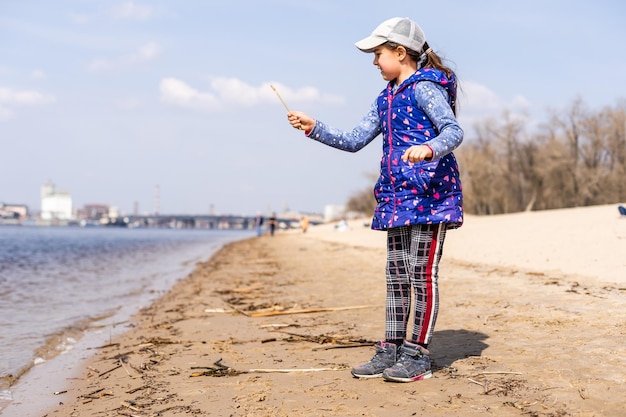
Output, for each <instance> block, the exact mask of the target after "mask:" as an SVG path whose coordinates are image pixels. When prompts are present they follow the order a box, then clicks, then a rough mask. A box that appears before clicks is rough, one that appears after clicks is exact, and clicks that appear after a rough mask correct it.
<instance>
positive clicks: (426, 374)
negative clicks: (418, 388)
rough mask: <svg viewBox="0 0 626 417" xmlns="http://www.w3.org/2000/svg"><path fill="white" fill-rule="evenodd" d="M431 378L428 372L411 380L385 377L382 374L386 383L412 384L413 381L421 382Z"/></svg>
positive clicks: (390, 376)
mask: <svg viewBox="0 0 626 417" xmlns="http://www.w3.org/2000/svg"><path fill="white" fill-rule="evenodd" d="M432 376H433V373H432V372H431V371H428V372H424V373H423V374H420V375H417V376H414V377H411V378H403V377H400V376H393V375H385V374H383V378H384V379H385V380H386V381H392V382H414V381H421V380H423V379H428V378H431V377H432Z"/></svg>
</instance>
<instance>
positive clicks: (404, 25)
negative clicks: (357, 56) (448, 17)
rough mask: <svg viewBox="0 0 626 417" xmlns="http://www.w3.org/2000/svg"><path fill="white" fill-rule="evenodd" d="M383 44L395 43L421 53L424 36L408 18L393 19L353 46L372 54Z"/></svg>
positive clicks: (420, 29)
mask: <svg viewBox="0 0 626 417" xmlns="http://www.w3.org/2000/svg"><path fill="white" fill-rule="evenodd" d="M385 42H393V43H397V44H398V45H402V46H404V47H405V48H409V49H411V50H413V51H415V52H422V49H423V48H424V43H426V35H425V34H424V31H423V30H422V28H420V27H419V26H418V25H417V23H415V22H414V21H412V20H411V19H409V18H408V17H394V18H392V19H389V20H385V21H384V22H383V23H381V24H380V25H378V27H377V28H376V29H374V31H373V32H372V34H371V35H370V36H368V37H367V38H365V39H362V40H360V41H358V42H357V43H355V45H356V47H357V48H359V49H360V50H361V51H363V52H372V51H373V50H374V48H376V47H377V46H380V45H382V44H384V43H385Z"/></svg>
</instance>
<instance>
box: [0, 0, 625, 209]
mask: <svg viewBox="0 0 626 417" xmlns="http://www.w3.org/2000/svg"><path fill="white" fill-rule="evenodd" d="M387 4H389V2H382V1H380V0H378V1H370V0H365V1H358V2H356V1H355V2H347V1H340V0H301V1H297V2H293V1H284V0H274V1H272V0H269V1H252V0H249V1H241V0H230V1H228V2H225V1H213V0H180V1H165V0H140V1H139V0H138V1H126V0H119V1H118V0H107V1H104V0H89V1H86V0H56V1H53V2H52V1H47V0H23V1H15V0H0V52H1V53H0V140H1V143H2V148H1V149H0V166H1V167H2V175H0V202H5V203H21V204H28V205H29V206H30V208H31V210H33V211H37V210H38V209H39V190H40V186H41V185H42V184H43V183H44V182H46V181H47V180H52V181H53V182H54V183H55V184H56V185H57V188H58V189H59V190H64V191H68V192H70V193H71V195H72V197H73V200H74V204H75V206H76V207H82V206H83V205H84V204H89V203H102V204H108V205H112V206H116V207H119V208H120V209H121V210H122V211H124V212H126V213H131V212H132V211H133V208H134V206H135V204H137V206H138V208H139V211H140V212H142V213H143V212H152V211H153V210H154V200H155V198H154V197H155V189H156V187H157V185H158V187H159V189H160V203H159V206H160V207H159V208H160V212H162V213H197V214H204V213H208V212H209V210H211V209H212V210H213V212H215V213H238V214H254V213H256V212H257V211H259V210H260V211H263V212H269V211H277V212H281V211H283V210H284V208H286V207H287V208H289V209H291V210H297V211H309V212H321V211H323V208H324V206H325V205H326V204H343V203H345V201H346V200H347V198H348V196H349V195H350V194H352V193H354V192H356V191H359V190H362V189H363V188H365V187H369V186H370V185H371V182H372V179H371V175H372V174H374V173H376V172H377V170H378V162H379V158H380V142H379V141H374V142H373V143H372V144H370V145H369V146H368V147H366V148H365V149H363V150H362V151H360V152H358V153H356V154H350V153H345V152H341V151H337V150H335V149H331V148H328V147H325V146H323V145H321V144H318V143H315V142H313V141H310V140H308V139H306V138H305V137H304V136H303V134H302V133H301V132H298V131H295V130H293V129H292V128H291V127H290V126H289V125H288V124H287V122H286V116H285V113H286V111H285V110H284V108H283V107H282V105H281V103H280V101H279V100H278V98H277V97H276V95H275V94H274V92H273V91H272V90H271V88H270V87H269V85H270V84H273V85H274V86H276V87H277V88H278V90H279V91H280V93H281V95H282V96H283V98H284V99H285V101H286V102H287V104H288V105H289V106H290V108H292V109H294V110H302V111H306V112H308V113H309V114H311V115H313V116H314V117H316V118H318V119H320V120H323V121H325V122H327V123H329V124H331V125H334V126H337V127H341V128H345V129H350V128H352V127H353V126H354V125H355V124H356V123H357V122H358V121H359V120H360V118H361V117H362V116H363V115H364V114H365V113H366V111H367V109H368V108H369V105H370V104H371V102H372V101H373V100H374V99H375V97H376V95H377V94H378V92H379V91H380V90H381V89H382V88H383V87H384V85H385V82H384V81H383V80H382V78H381V77H380V75H379V73H378V71H377V70H376V68H375V67H374V66H373V65H372V56H371V55H368V54H364V53H362V52H360V51H359V50H357V49H356V47H355V46H354V42H356V41H358V40H360V39H361V38H363V37H365V36H367V35H368V34H369V33H370V32H371V31H372V30H373V29H374V28H375V27H376V26H377V25H378V24H379V23H380V22H382V21H383V20H386V19H388V18H390V17H394V16H407V17H411V18H412V19H414V20H415V21H417V22H418V23H419V24H420V25H421V26H422V28H423V29H424V31H425V33H426V36H427V39H428V41H429V43H430V45H431V46H432V47H433V49H435V51H436V52H438V53H439V54H440V55H442V56H444V57H445V58H447V59H448V60H449V63H450V64H451V66H452V67H453V68H454V69H455V70H456V71H457V75H458V77H459V79H460V83H461V88H462V93H461V99H460V105H461V108H460V116H459V119H460V121H461V123H462V126H463V127H464V129H465V131H466V135H465V137H466V140H468V141H471V140H472V135H473V131H472V126H473V125H474V123H476V122H479V121H481V120H484V119H486V118H488V117H499V116H500V115H501V114H502V112H503V111H505V110H507V111H510V112H513V113H525V114H527V120H528V123H529V124H530V125H536V124H538V123H541V122H546V121H548V120H549V116H550V112H553V111H559V110H560V109H563V108H565V107H567V105H569V104H571V103H572V102H573V100H574V99H576V98H581V99H582V100H583V102H584V103H585V104H586V105H587V106H588V108H590V109H592V110H593V109H601V108H602V107H605V106H615V105H617V104H618V103H619V102H620V100H624V99H625V98H626V82H625V81H624V80H626V58H625V57H624V53H623V44H624V42H625V41H626V25H624V20H626V5H625V4H626V3H624V2H622V1H618V0H614V1H608V0H604V1H602V0H599V1H597V2H594V3H593V4H592V2H589V1H560V0H555V1H546V0H542V1H538V0H529V1H524V2H521V1H516V2H504V1H496V0H476V1H471V2H470V1H465V0H450V1H448V2H445V3H444V2H432V1H428V2H427V1H420V0H417V1H416V0H412V1H403V0H398V1H395V2H393V4H394V5H395V8H390V7H388V6H387ZM461 168H462V167H461Z"/></svg>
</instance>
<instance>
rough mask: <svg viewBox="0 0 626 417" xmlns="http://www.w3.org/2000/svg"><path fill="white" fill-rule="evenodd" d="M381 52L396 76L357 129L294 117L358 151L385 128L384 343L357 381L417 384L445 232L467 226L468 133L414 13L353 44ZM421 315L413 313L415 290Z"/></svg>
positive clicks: (379, 190) (378, 193)
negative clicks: (464, 157) (464, 170)
mask: <svg viewBox="0 0 626 417" xmlns="http://www.w3.org/2000/svg"><path fill="white" fill-rule="evenodd" d="M356 46H357V48H359V49H360V50H361V51H363V52H370V53H373V54H374V61H373V64H374V65H375V66H376V67H377V69H378V70H380V73H381V75H382V77H383V79H384V80H386V81H388V82H389V83H388V84H387V86H386V87H385V88H384V89H383V91H382V92H381V93H380V94H379V95H378V97H377V98H376V99H375V100H374V102H373V103H372V105H371V106H370V108H369V110H368V112H367V113H366V114H365V116H364V117H363V119H362V120H361V122H360V123H359V125H358V126H356V127H355V128H354V129H353V130H351V131H343V130H340V129H336V128H334V127H330V126H328V125H326V124H325V123H323V122H321V121H319V120H315V119H314V118H312V117H310V116H309V115H307V114H305V113H302V112H299V111H288V112H287V118H288V120H289V123H290V124H291V125H292V126H293V127H294V128H296V129H301V130H304V131H305V135H306V136H307V137H309V138H311V139H314V140H316V141H318V142H321V143H323V144H326V145H328V146H332V147H334V148H337V149H341V150H344V151H348V152H356V151H358V150H360V149H362V148H363V147H364V146H366V145H367V144H369V143H370V142H372V141H373V140H374V139H375V138H376V137H378V136H379V135H381V134H382V148H383V155H382V159H381V164H380V177H379V179H378V182H377V183H376V186H375V189H374V196H375V197H376V201H377V206H376V209H375V212H374V218H373V221H372V226H371V227H372V229H374V230H384V231H386V232H387V268H386V271H387V272H386V285H387V297H386V327H385V340H382V341H380V342H378V343H377V344H376V353H375V355H374V357H373V358H372V359H371V360H370V361H369V362H367V363H365V364H363V365H359V366H355V367H354V368H352V375H354V376H355V377H359V378H373V377H380V376H382V377H384V378H385V379H386V380H389V381H396V382H410V381H417V380H421V379H425V378H430V377H431V376H432V374H431V364H430V356H429V355H430V353H429V351H428V349H427V348H428V345H429V343H430V341H431V338H432V336H433V331H434V327H435V321H436V319H437V314H438V310H439V289H438V284H437V281H438V271H439V261H440V259H441V256H442V248H443V243H444V239H445V236H446V232H447V231H448V230H449V229H453V228H457V227H460V226H461V224H462V223H463V208H462V192H461V182H460V179H459V168H458V165H457V161H456V159H455V157H454V155H453V153H452V151H453V150H454V149H456V148H457V147H458V146H459V145H460V144H461V142H462V140H463V130H462V129H461V127H460V126H459V123H458V122H457V119H456V105H455V103H456V88H457V82H456V76H455V74H454V72H453V71H452V70H451V69H450V68H448V67H447V66H446V65H444V64H443V62H442V60H441V58H440V57H439V56H438V55H437V54H436V53H435V52H434V51H433V50H432V49H431V48H430V46H429V45H428V43H427V42H426V37H425V35H424V32H423V31H422V29H421V28H420V27H419V26H418V25H417V24H416V23H415V22H413V21H412V20H410V19H408V18H400V17H396V18H393V19H389V20H386V21H385V22H383V23H381V24H380V25H379V26H378V27H377V28H376V29H375V30H374V32H372V34H371V35H370V36H368V37H367V38H365V39H363V40H361V41H359V42H357V43H356ZM413 293H414V294H415V299H414V301H413V312H414V316H413V317H414V320H413V323H412V328H411V329H408V320H409V317H410V316H411V296H412V294H413Z"/></svg>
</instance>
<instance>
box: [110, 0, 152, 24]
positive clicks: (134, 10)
mask: <svg viewBox="0 0 626 417" xmlns="http://www.w3.org/2000/svg"><path fill="white" fill-rule="evenodd" d="M111 16H112V17H113V18H114V19H118V20H148V19H150V18H152V17H154V16H155V9H154V8H152V7H150V6H146V5H142V4H137V3H135V2H134V1H127V2H125V3H123V4H121V5H119V6H116V7H114V8H112V9H111Z"/></svg>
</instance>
